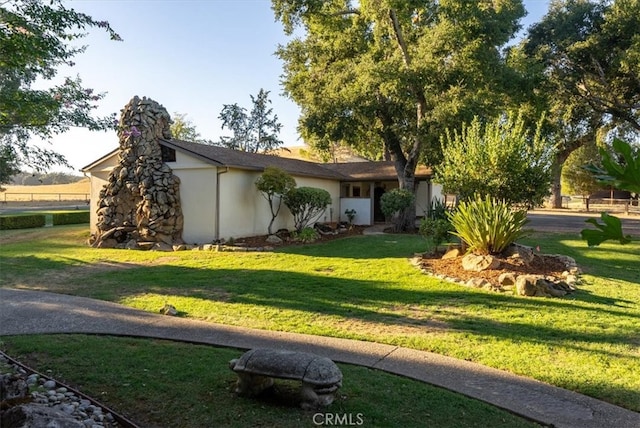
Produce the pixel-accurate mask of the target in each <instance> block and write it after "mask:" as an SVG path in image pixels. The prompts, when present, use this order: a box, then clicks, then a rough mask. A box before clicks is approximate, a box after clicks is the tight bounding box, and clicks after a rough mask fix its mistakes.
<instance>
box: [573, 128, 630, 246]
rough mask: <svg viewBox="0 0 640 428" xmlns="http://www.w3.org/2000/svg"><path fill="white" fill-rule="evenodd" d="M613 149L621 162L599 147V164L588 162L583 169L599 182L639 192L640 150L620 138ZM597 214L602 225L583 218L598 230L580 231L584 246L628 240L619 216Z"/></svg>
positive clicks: (616, 140)
mask: <svg viewBox="0 0 640 428" xmlns="http://www.w3.org/2000/svg"><path fill="white" fill-rule="evenodd" d="M613 148H614V150H615V151H616V152H617V153H618V154H619V155H620V158H621V160H620V161H618V160H616V159H615V157H614V156H613V155H612V154H610V153H609V152H607V151H605V150H604V149H601V150H600V156H601V157H602V166H601V167H600V166H597V165H593V164H591V165H587V166H585V169H587V170H588V171H590V172H591V173H592V174H594V175H595V177H596V179H597V180H598V181H599V182H600V183H604V184H608V185H611V186H613V187H616V188H618V189H621V190H628V191H630V192H633V193H636V194H638V193H640V150H637V151H634V150H633V148H632V147H631V145H630V144H629V143H627V142H624V141H622V140H619V139H615V140H614V141H613ZM600 217H601V218H602V221H603V224H598V221H597V220H596V219H595V218H590V219H588V220H586V221H587V223H591V224H593V225H594V226H596V227H597V228H598V229H600V230H592V229H584V230H582V231H581V232H580V234H581V235H582V239H585V240H586V241H587V245H589V246H590V247H591V246H594V245H600V244H601V243H602V242H604V241H606V240H608V239H614V240H617V241H619V242H620V243H621V244H627V243H629V242H630V238H629V237H628V236H624V234H623V232H622V222H620V219H619V218H617V217H615V216H610V215H608V214H607V213H604V212H603V213H602V214H601V216H600Z"/></svg>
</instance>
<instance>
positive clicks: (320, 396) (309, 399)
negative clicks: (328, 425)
mask: <svg viewBox="0 0 640 428" xmlns="http://www.w3.org/2000/svg"><path fill="white" fill-rule="evenodd" d="M229 368H230V369H231V370H233V371H234V372H236V373H237V374H238V382H237V384H236V393H238V394H239V395H241V396H247V397H253V396H256V395H258V394H260V393H261V392H262V391H264V390H265V389H267V388H269V387H271V386H272V385H273V378H279V379H292V380H300V381H302V389H301V391H300V395H301V398H302V402H301V403H300V406H301V407H302V408H303V409H317V408H318V407H322V406H328V405H329V404H331V403H332V402H333V399H334V394H335V392H336V391H337V390H338V388H340V387H341V386H342V372H341V371H340V369H339V368H338V366H336V364H335V363H334V362H333V361H331V360H330V359H329V358H325V357H320V356H318V355H315V354H311V353H307V352H294V351H285V350H277V349H252V350H250V351H247V352H245V353H244V354H243V355H242V356H241V357H240V358H236V359H233V360H231V361H230V362H229Z"/></svg>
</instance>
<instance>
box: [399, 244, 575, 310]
mask: <svg viewBox="0 0 640 428" xmlns="http://www.w3.org/2000/svg"><path fill="white" fill-rule="evenodd" d="M502 257H504V258H505V259H507V260H509V261H512V262H513V261H516V262H517V263H519V264H523V265H527V266H529V265H531V264H532V263H533V261H534V260H535V259H536V258H538V257H545V258H547V259H555V260H557V261H558V262H560V263H562V264H563V265H564V267H565V269H564V271H563V272H562V273H561V274H560V275H559V276H550V275H541V274H534V273H524V274H522V273H518V272H515V271H514V272H510V271H507V272H504V273H502V274H501V275H500V276H499V277H498V280H497V281H490V280H488V279H486V278H484V277H483V276H482V275H481V272H482V271H485V270H490V269H498V268H499V267H501V264H502V263H501V261H500V258H499V257H495V256H487V255H482V256H480V255H474V254H466V255H462V254H461V251H460V249H457V248H454V249H452V250H450V251H448V252H447V253H445V255H444V256H443V257H442V258H443V259H450V260H451V261H452V262H459V263H460V264H461V265H462V267H463V269H464V270H465V271H470V272H478V275H477V276H476V277H473V278H471V279H467V280H462V279H460V278H456V277H454V276H451V275H445V274H441V273H438V272H433V271H432V270H431V269H430V268H429V267H428V265H426V264H425V263H424V260H425V255H424V254H416V255H415V256H414V257H413V258H412V259H411V263H412V264H413V265H414V266H416V267H418V268H419V269H420V270H421V271H422V272H423V273H425V274H427V275H430V276H433V277H435V278H438V279H442V280H445V281H448V282H452V283H456V284H460V285H463V286H466V287H473V288H481V289H484V290H488V291H493V292H499V293H506V292H512V293H514V294H516V295H520V296H527V297H563V296H565V295H567V294H568V293H571V292H573V291H575V290H576V285H577V284H578V282H579V275H580V274H581V273H582V271H581V269H580V268H579V267H578V265H577V263H576V261H575V260H574V259H573V258H571V257H569V256H565V255H561V254H551V255H550V254H535V253H534V251H533V249H532V248H531V247H527V246H523V245H518V244H515V245H512V246H510V247H509V248H508V249H507V250H506V251H505V252H504V253H503V254H502Z"/></svg>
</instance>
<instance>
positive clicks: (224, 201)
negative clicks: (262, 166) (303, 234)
mask: <svg viewBox="0 0 640 428" xmlns="http://www.w3.org/2000/svg"><path fill="white" fill-rule="evenodd" d="M260 174H261V172H258V171H255V172H252V171H243V170H239V169H232V168H230V169H229V170H228V172H224V173H222V174H220V175H219V179H220V227H219V232H220V236H219V237H220V238H224V239H229V238H240V237H246V236H255V235H265V234H266V233H267V230H268V227H269V221H270V220H271V211H270V209H269V205H268V203H267V201H266V199H264V197H263V196H262V194H261V193H260V192H259V191H258V189H257V188H256V185H255V182H256V180H257V178H258V177H259V176H260ZM294 178H295V180H296V183H297V186H298V187H303V186H307V187H318V188H322V189H325V190H327V191H328V192H329V194H330V195H331V200H332V205H331V206H330V208H333V213H334V214H333V216H334V221H335V220H336V218H337V212H338V211H337V210H336V207H339V204H340V197H339V196H340V183H339V182H338V181H333V180H323V179H316V178H308V177H299V176H294ZM330 212H331V211H330V209H327V212H326V214H325V216H323V217H322V218H320V221H325V220H324V217H326V221H331V220H330V216H331V214H330ZM283 228H286V229H290V230H291V229H293V217H292V216H291V213H290V212H289V210H288V209H287V207H286V206H284V205H283V206H282V208H281V210H280V213H279V215H278V217H276V220H275V222H274V224H273V228H272V230H273V231H274V232H275V231H277V230H278V229H283Z"/></svg>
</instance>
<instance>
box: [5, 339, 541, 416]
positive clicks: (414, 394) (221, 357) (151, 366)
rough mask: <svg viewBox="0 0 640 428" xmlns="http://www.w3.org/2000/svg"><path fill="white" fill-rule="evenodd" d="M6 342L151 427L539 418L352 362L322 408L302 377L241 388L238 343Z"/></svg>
mask: <svg viewBox="0 0 640 428" xmlns="http://www.w3.org/2000/svg"><path fill="white" fill-rule="evenodd" d="M2 342H4V344H2ZM0 347H2V348H5V349H7V351H8V352H9V353H10V355H13V356H16V355H18V356H20V358H21V359H22V360H23V361H27V362H29V364H31V365H33V366H36V367H38V368H39V369H40V370H41V371H49V370H50V371H51V374H52V375H53V376H54V377H55V378H56V379H59V380H62V381H63V382H65V383H66V382H68V383H70V384H73V385H74V386H76V387H78V388H80V389H81V390H82V391H83V392H84V393H86V394H89V395H90V396H92V397H95V398H97V399H98V400H100V401H101V402H103V403H105V404H107V405H108V406H109V407H111V408H113V409H115V410H116V411H117V412H118V413H120V414H122V415H124V416H125V417H127V418H128V419H130V420H132V421H134V422H136V423H137V424H138V425H140V426H143V427H147V428H153V427H162V428H169V427H176V428H177V427H190V428H195V427H203V428H204V427H207V428H209V427H220V428H223V427H237V428H245V427H278V428H286V427H291V428H298V427H314V426H318V425H320V423H322V422H325V420H326V419H325V418H326V417H327V416H325V413H327V414H329V416H330V417H334V415H339V417H340V418H343V419H341V420H342V421H344V422H349V423H351V424H352V425H358V426H366V427H402V426H407V427H415V426H431V427H439V428H458V427H479V428H481V427H487V426H491V427H503V428H519V427H522V428H525V427H530V428H533V427H535V426H538V425H536V424H533V423H531V422H529V421H526V420H524V419H522V418H519V417H517V416H514V415H512V414H510V413H508V412H506V411H503V410H500V409H497V408H495V407H493V406H490V405H488V404H485V403H481V402H479V401H476V400H472V399H470V398H466V397H463V396H461V395H458V394H454V393H452V392H449V391H446V390H442V389H440V388H436V387H433V386H430V385H426V384H424V383H421V382H417V381H413V380H409V379H406V378H402V377H398V376H393V375H390V374H388V373H385V372H381V371H377V370H371V369H367V368H364V367H357V366H351V365H346V364H340V365H339V367H340V370H341V371H342V373H343V376H344V382H343V386H342V388H340V389H339V390H338V393H337V394H336V400H335V402H334V403H333V404H332V405H331V406H330V407H329V408H327V409H325V410H321V411H320V412H319V413H321V414H319V415H316V413H318V412H315V411H304V410H302V409H300V408H299V407H298V403H299V389H300V382H293V381H282V380H277V381H276V384H275V387H274V389H273V390H268V391H265V393H264V394H262V395H261V396H260V397H257V398H243V397H238V396H236V395H235V394H234V392H233V390H234V386H235V382H236V379H237V376H236V375H235V373H233V372H232V371H231V370H229V367H228V362H229V360H231V359H232V358H238V357H239V356H240V355H242V353H243V351H239V350H234V349H224V348H214V347H208V346H202V345H192V344H184V343H172V342H167V341H159V340H144V339H132V338H118V337H97V336H83V335H54V336H17V337H0ZM344 418H346V419H344ZM319 422H320V423H319ZM345 424H346V423H343V424H342V425H345ZM327 425H331V424H327Z"/></svg>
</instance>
